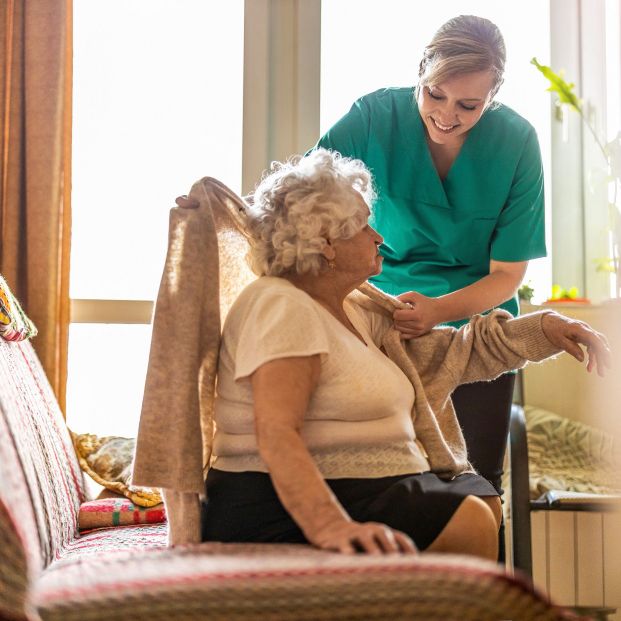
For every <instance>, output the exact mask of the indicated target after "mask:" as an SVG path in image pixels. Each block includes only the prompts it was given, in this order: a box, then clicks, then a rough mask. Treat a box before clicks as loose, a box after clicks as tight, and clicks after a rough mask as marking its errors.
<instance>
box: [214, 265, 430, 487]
mask: <svg viewBox="0 0 621 621" xmlns="http://www.w3.org/2000/svg"><path fill="white" fill-rule="evenodd" d="M345 312H346V314H347V316H348V318H349V320H350V321H351V323H352V324H353V326H354V327H355V328H356V330H357V331H358V333H359V334H360V335H361V336H362V338H363V339H364V341H365V343H362V342H361V341H360V339H358V338H357V337H356V336H355V335H354V334H353V333H352V332H350V331H349V330H348V329H347V328H345V326H343V325H342V324H341V323H340V322H339V321H338V320H337V319H336V318H335V317H334V316H333V315H332V314H330V313H329V312H328V310H326V309H325V308H324V307H323V306H322V305H321V304H319V303H318V302H316V301H315V300H314V299H313V298H312V297H310V296H309V295H308V294H307V293H305V292H304V291H302V290H301V289H298V288H297V287H295V286H294V285H293V284H291V283H290V282H289V281H287V280H285V279H283V278H274V277H267V276H266V277H263V278H260V279H258V280H257V281H255V282H253V283H251V284H250V285H249V286H248V287H246V289H245V290H244V291H243V292H242V293H241V295H240V296H239V298H238V299H237V301H236V302H235V303H234V305H233V306H232V308H231V310H230V311H229V314H228V316H227V319H226V322H225V324H224V328H223V333H222V343H221V350H220V359H219V366H218V376H217V377H218V380H217V388H216V390H217V393H216V400H215V422H216V431H215V436H214V446H213V456H212V467H214V468H217V469H219V470H225V471H230V472H242V471H248V470H251V471H259V472H267V467H266V466H265V464H264V462H263V461H262V459H261V457H260V456H259V452H258V448H257V440H256V435H255V423H254V413H253V402H252V387H251V382H250V376H251V375H252V373H253V372H254V371H256V370H257V369H258V368H259V367H260V366H261V365H262V364H265V363H266V362H268V361H270V360H275V359H278V358H285V357H294V356H311V355H313V354H319V355H320V361H321V372H320V376H319V382H318V385H317V387H316V389H315V391H314V392H313V395H312V397H311V400H310V403H309V407H308V409H307V413H306V417H305V420H304V423H303V425H302V429H301V435H302V438H303V440H304V441H305V444H306V446H307V447H308V449H309V452H310V453H311V456H312V457H313V459H314V461H315V462H316V464H317V466H318V468H319V470H320V471H321V473H322V475H323V476H324V477H326V478H344V477H361V478H362V477H364V478H375V477H383V476H391V475H397V474H407V473H417V472H423V471H427V470H429V463H428V462H427V459H426V458H425V456H424V455H423V453H422V451H421V449H420V448H419V445H418V444H417V443H416V441H415V439H416V438H415V432H414V425H413V423H412V408H413V405H414V388H413V386H412V383H411V382H410V381H409V380H408V379H407V377H406V376H405V375H404V373H403V372H402V371H401V369H399V367H398V366H397V365H396V364H395V363H394V362H393V361H392V360H390V358H388V357H387V356H386V355H385V354H384V353H382V352H381V351H380V350H379V348H378V345H380V344H381V341H382V336H383V332H385V331H386V329H388V324H389V320H387V319H386V318H385V317H383V316H380V315H378V314H377V313H370V312H368V311H365V310H364V309H362V308H361V307H359V306H357V305H354V304H352V303H350V302H348V301H346V302H345ZM384 324H386V325H384Z"/></svg>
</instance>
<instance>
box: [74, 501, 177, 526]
mask: <svg viewBox="0 0 621 621" xmlns="http://www.w3.org/2000/svg"><path fill="white" fill-rule="evenodd" d="M165 521H166V509H165V507H164V503H160V504H159V505H155V506H153V507H140V506H138V505H135V504H134V503H133V502H132V501H131V500H129V498H122V497H117V498H100V499H98V500H90V501H88V502H84V503H82V505H81V506H80V513H79V515H78V524H79V527H80V531H84V530H90V529H93V528H108V527H110V526H127V525H131V524H159V523H161V522H165Z"/></svg>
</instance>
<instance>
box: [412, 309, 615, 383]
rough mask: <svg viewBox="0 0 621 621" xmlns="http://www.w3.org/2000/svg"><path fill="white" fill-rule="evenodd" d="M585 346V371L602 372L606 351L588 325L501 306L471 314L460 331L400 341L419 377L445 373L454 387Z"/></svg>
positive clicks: (578, 352) (577, 352) (441, 330)
mask: <svg viewBox="0 0 621 621" xmlns="http://www.w3.org/2000/svg"><path fill="white" fill-rule="evenodd" d="M581 345H583V346H584V347H586V348H587V353H588V356H589V363H588V365H587V369H588V370H589V371H590V370H591V369H593V368H597V371H598V373H599V374H600V375H603V373H604V372H605V369H606V367H609V366H610V351H609V349H608V345H607V343H606V339H605V337H604V336H603V335H601V334H599V333H598V332H595V331H594V330H593V329H591V328H590V327H589V326H588V325H587V324H585V323H582V322H580V321H574V320H571V319H568V318H566V317H563V316H562V315H559V314H557V313H555V312H553V311H544V312H536V313H529V314H528V315H523V316H521V317H517V318H511V315H510V314H509V313H507V312H506V311H501V310H497V311H493V312H492V313H490V314H488V315H485V316H482V315H475V316H474V317H473V318H472V319H471V320H470V322H469V323H468V324H466V325H465V326H462V327H461V328H460V329H459V330H455V329H454V328H436V329H435V330H432V331H431V332H430V333H429V334H426V335H425V336H422V337H420V338H418V339H413V340H410V341H405V346H406V350H407V351H408V354H409V356H410V358H411V359H412V361H413V362H414V365H415V366H416V368H417V370H418V372H419V374H420V375H421V377H423V376H426V377H427V381H433V378H434V376H435V375H437V374H442V375H444V376H446V374H447V373H448V375H450V377H451V378H452V380H453V382H454V384H455V386H457V385H459V384H467V383H470V382H476V381H482V380H490V379H493V378H495V377H497V376H498V375H500V374H502V373H505V372H507V371H510V370H512V369H519V368H521V367H523V366H524V365H525V364H526V363H527V362H529V361H531V362H540V361H542V360H545V359H546V358H549V357H550V356H554V355H555V354H558V353H560V352H562V351H567V352H569V353H570V354H571V355H572V356H574V357H575V358H576V359H578V360H580V361H582V360H583V359H584V355H583V352H582V350H581V348H580V346H581Z"/></svg>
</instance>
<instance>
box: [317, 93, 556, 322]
mask: <svg viewBox="0 0 621 621" xmlns="http://www.w3.org/2000/svg"><path fill="white" fill-rule="evenodd" d="M317 146H318V147H325V148H328V149H332V150H335V151H339V152H340V153H341V154H342V155H345V156H347V157H354V158H357V159H360V160H362V161H363V162H364V163H365V164H366V165H367V167H368V168H369V169H370V170H371V172H372V174H373V179H374V182H375V187H376V190H377V194H378V198H377V201H376V204H375V207H374V209H373V213H372V217H371V222H372V224H373V226H374V227H375V228H376V229H377V230H378V231H379V233H380V234H381V235H382V236H383V237H384V240H385V241H384V245H383V247H382V249H381V252H382V254H383V256H384V265H383V270H382V273H381V274H380V275H378V276H375V277H374V278H373V279H372V280H373V282H374V283H375V284H376V285H377V286H378V287H380V288H381V289H383V290H384V291H386V292H388V293H391V294H393V295H398V294H400V293H403V292H405V291H410V290H416V291H419V292H420V293H423V294H424V295H429V296H434V297H436V296H440V295H445V294H447V293H450V292H452V291H456V290H458V289H461V288H463V287H465V286H468V285H470V284H472V283H473V282H476V281H477V280H479V279H481V278H483V277H484V276H486V275H487V274H489V263H490V259H493V260H496V261H527V260H529V259H534V258H537V257H542V256H545V254H546V247H545V230H544V225H545V213H544V187H543V169H542V164H541V154H540V150H539V143H538V141H537V135H536V133H535V130H534V128H533V127H532V125H531V124H530V123H528V121H526V120H525V119H524V118H522V117H521V116H520V115H519V114H517V113H516V112H514V111H513V110H511V109H510V108H508V107H507V106H504V105H502V104H498V105H496V107H492V108H490V109H488V110H486V111H485V112H484V113H483V115H482V116H481V119H480V120H479V121H478V123H477V124H476V125H475V126H474V127H473V128H472V129H471V130H470V131H469V132H468V135H467V137H466V140H465V142H464V144H463V146H462V148H461V151H460V153H459V155H458V157H457V158H456V160H455V162H454V163H453V165H452V167H451V168H450V170H449V172H448V175H447V176H446V178H445V179H444V180H441V179H440V177H439V175H438V173H437V171H436V168H435V166H434V164H433V160H432V158H431V153H430V152H429V148H428V146H427V143H426V139H425V129H424V125H423V121H422V119H421V117H420V114H419V111H418V106H417V104H416V100H415V96H414V89H413V88H411V87H408V88H386V89H381V90H378V91H376V92H374V93H371V94H369V95H366V96H364V97H362V98H360V99H358V100H357V101H356V102H355V103H354V104H353V106H352V108H351V110H350V111H349V112H348V113H347V114H346V115H345V116H344V117H343V118H342V119H341V120H340V121H338V122H337V123H336V124H335V125H334V126H333V127H332V128H331V129H330V130H329V131H328V132H327V133H326V134H325V135H324V136H323V137H322V138H321V139H320V140H319V142H318V143H317ZM500 308H504V309H506V310H508V311H509V312H511V313H512V314H513V315H517V314H518V303H517V299H511V300H508V301H507V302H505V303H503V304H501V305H500ZM461 323H465V320H464V321H463V322H456V323H455V324H453V325H456V326H457V325H460V324H461Z"/></svg>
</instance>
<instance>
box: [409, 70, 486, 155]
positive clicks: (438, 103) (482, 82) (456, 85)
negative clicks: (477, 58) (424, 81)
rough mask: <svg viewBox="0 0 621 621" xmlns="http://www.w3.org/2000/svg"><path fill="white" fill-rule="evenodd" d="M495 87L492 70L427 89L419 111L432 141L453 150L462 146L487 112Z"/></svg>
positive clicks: (420, 99) (421, 96)
mask: <svg viewBox="0 0 621 621" xmlns="http://www.w3.org/2000/svg"><path fill="white" fill-rule="evenodd" d="M493 85H494V78H493V75H492V73H491V72H490V71H476V72H474V73H467V74H464V75H458V76H455V77H453V78H450V79H448V80H446V81H444V82H442V83H441V84H437V85H435V86H431V87H430V86H423V87H422V88H421V89H420V90H419V92H418V110H419V112H420V116H421V118H422V120H423V123H424V124H425V129H426V131H427V135H428V136H429V138H430V140H432V141H433V142H435V143H436V144H440V145H443V146H446V147H449V148H450V147H459V146H461V145H462V144H463V141H464V140H465V138H466V134H467V133H468V130H470V129H472V127H474V126H475V125H476V124H477V123H478V121H479V119H480V118H481V116H482V114H483V112H485V108H486V107H487V105H488V103H489V100H490V93H491V90H492V87H493Z"/></svg>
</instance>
